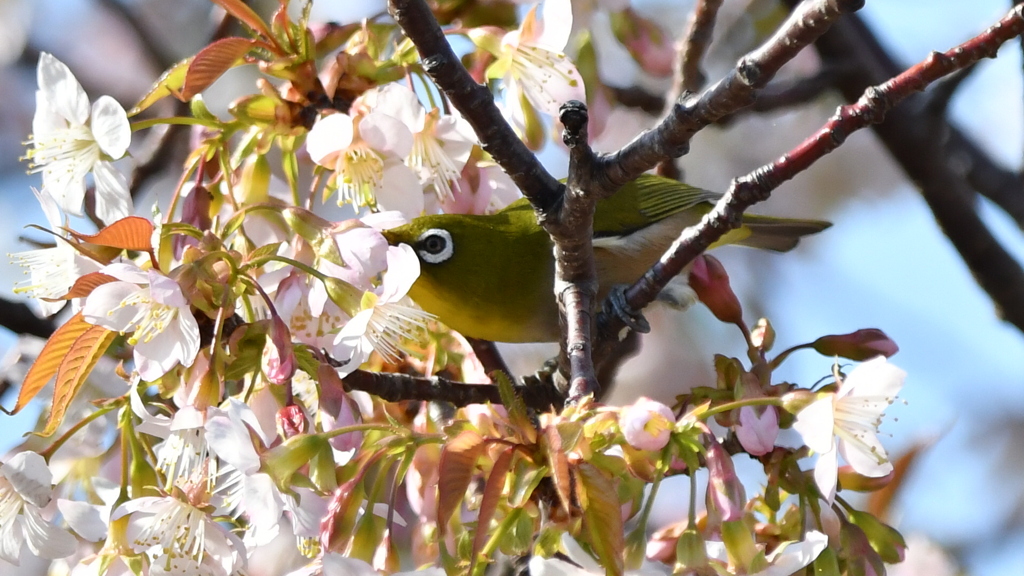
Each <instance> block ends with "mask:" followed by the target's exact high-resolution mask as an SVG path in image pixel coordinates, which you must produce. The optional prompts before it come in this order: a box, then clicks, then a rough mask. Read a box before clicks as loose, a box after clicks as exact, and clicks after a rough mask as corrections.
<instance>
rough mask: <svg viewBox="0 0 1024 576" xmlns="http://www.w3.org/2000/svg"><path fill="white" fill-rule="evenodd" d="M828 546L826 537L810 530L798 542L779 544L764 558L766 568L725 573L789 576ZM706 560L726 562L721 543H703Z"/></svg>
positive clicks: (724, 550)
mask: <svg viewBox="0 0 1024 576" xmlns="http://www.w3.org/2000/svg"><path fill="white" fill-rule="evenodd" d="M826 546H828V536H826V535H825V534H823V533H822V532H818V531H817V530H812V531H810V532H808V533H807V534H805V535H804V539H803V540H801V541H799V542H783V543H781V544H779V545H778V546H777V547H776V548H775V550H772V552H771V554H768V555H767V556H766V557H765V560H767V561H768V566H767V567H766V568H763V569H760V570H756V571H754V572H745V571H743V570H741V571H739V572H731V571H730V572H727V573H735V574H747V576H790V575H791V574H793V573H795V572H797V571H798V570H800V569H801V568H804V567H805V566H808V565H810V563H811V562H814V560H815V558H817V557H818V555H820V554H821V553H822V552H823V551H824V550H825V547H826ZM705 548H706V549H707V554H708V559H709V560H712V561H714V562H719V563H723V564H724V563H726V562H728V553H727V551H726V549H725V544H724V543H723V542H717V541H708V542H706V543H705Z"/></svg>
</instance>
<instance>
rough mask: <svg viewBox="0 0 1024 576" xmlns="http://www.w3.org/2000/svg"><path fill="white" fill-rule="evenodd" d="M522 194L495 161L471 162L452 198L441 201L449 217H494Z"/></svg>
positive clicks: (464, 170)
mask: <svg viewBox="0 0 1024 576" xmlns="http://www.w3.org/2000/svg"><path fill="white" fill-rule="evenodd" d="M521 197H522V195H521V194H520V193H519V188H517V187H516V185H515V183H514V182H512V179H511V178H509V175H508V174H506V173H505V171H504V170H502V169H501V167H500V166H498V165H497V164H494V163H493V162H486V163H485V162H469V163H467V164H466V167H465V168H463V169H462V175H461V177H460V179H459V181H458V182H457V183H456V186H455V187H453V189H452V197H451V198H449V199H442V200H441V208H442V209H444V211H445V212H446V213H448V214H492V213H494V212H497V211H498V210H501V209H502V208H504V207H505V206H508V205H509V204H511V203H513V202H515V201H516V200H518V199H519V198H521Z"/></svg>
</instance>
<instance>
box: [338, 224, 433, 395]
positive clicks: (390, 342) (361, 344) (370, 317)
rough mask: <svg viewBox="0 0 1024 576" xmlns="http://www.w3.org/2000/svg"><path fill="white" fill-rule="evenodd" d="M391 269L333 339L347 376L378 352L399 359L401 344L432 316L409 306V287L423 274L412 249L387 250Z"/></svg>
mask: <svg viewBox="0 0 1024 576" xmlns="http://www.w3.org/2000/svg"><path fill="white" fill-rule="evenodd" d="M387 259H388V269H387V271H386V272H385V273H384V278H383V280H382V281H381V285H380V286H379V287H378V288H377V289H376V290H372V291H366V292H365V293H364V294H363V299H362V302H361V306H362V309H361V310H360V311H359V312H357V313H356V314H355V315H354V316H353V317H352V319H351V320H349V321H348V322H347V323H346V324H345V326H344V327H342V329H341V331H340V332H338V335H337V336H336V337H335V339H334V349H333V354H334V357H335V358H337V359H339V360H344V359H349V362H348V364H346V365H345V367H344V368H342V370H341V374H342V376H347V375H348V374H351V373H352V372H353V371H355V369H356V368H359V366H360V365H361V364H362V363H363V362H365V361H366V359H367V358H369V357H370V353H371V352H372V351H374V350H376V351H377V352H378V353H380V354H381V356H384V357H385V358H387V359H392V360H393V359H397V357H398V343H399V342H400V341H401V340H402V339H403V338H407V337H409V336H410V335H411V334H412V333H413V332H414V331H416V330H417V329H418V328H420V327H421V326H422V325H423V324H424V323H425V322H426V321H427V320H429V319H430V318H432V317H433V316H431V315H430V314H428V313H426V312H424V311H422V310H419V309H417V308H413V307H412V306H410V305H408V304H406V301H407V299H406V295H407V294H408V293H409V288H411V287H412V284H413V282H415V281H416V279H417V278H418V277H419V275H420V266H419V260H418V259H417V258H416V253H415V252H414V251H413V249H412V247H411V246H408V245H406V244H402V245H399V246H393V247H391V248H389V249H388V258H387Z"/></svg>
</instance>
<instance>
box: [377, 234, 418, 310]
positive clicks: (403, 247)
mask: <svg viewBox="0 0 1024 576" xmlns="http://www.w3.org/2000/svg"><path fill="white" fill-rule="evenodd" d="M387 261H388V270H387V272H386V273H385V274H384V280H383V282H382V286H381V296H380V298H381V300H382V301H384V302H395V301H398V300H400V299H402V298H404V297H405V295H406V294H408V293H409V289H410V288H412V285H413V284H414V283H415V282H416V279H417V278H419V277H420V260H419V258H417V257H416V251H415V250H413V248H412V246H409V245H408V244H399V245H398V246H390V247H388V252H387Z"/></svg>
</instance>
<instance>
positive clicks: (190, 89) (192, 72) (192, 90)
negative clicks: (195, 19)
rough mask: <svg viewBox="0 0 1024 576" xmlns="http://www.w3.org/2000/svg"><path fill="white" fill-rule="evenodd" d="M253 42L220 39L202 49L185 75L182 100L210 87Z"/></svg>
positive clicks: (189, 98)
mask: <svg viewBox="0 0 1024 576" xmlns="http://www.w3.org/2000/svg"><path fill="white" fill-rule="evenodd" d="M253 44H254V42H253V41H252V40H249V39H248V38H238V37H233V38H221V39H220V40H217V41H216V42H213V43H212V44H210V45H209V46H207V47H206V48H203V49H202V50H200V51H199V53H198V54H196V56H195V58H193V59H192V63H191V64H189V65H188V72H186V73H185V85H184V86H183V87H182V89H181V97H182V99H183V100H186V101H187V100H191V99H192V97H193V96H195V95H196V94H199V93H200V92H202V91H203V90H206V89H207V88H209V87H210V84H213V83H214V82H216V81H217V79H218V78H220V77H221V76H222V75H223V74H224V73H225V72H227V71H228V70H230V69H231V68H232V67H233V66H234V65H235V63H236V62H238V60H239V58H241V57H242V56H245V54H246V53H247V52H248V51H249V50H251V49H252V47H253Z"/></svg>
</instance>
